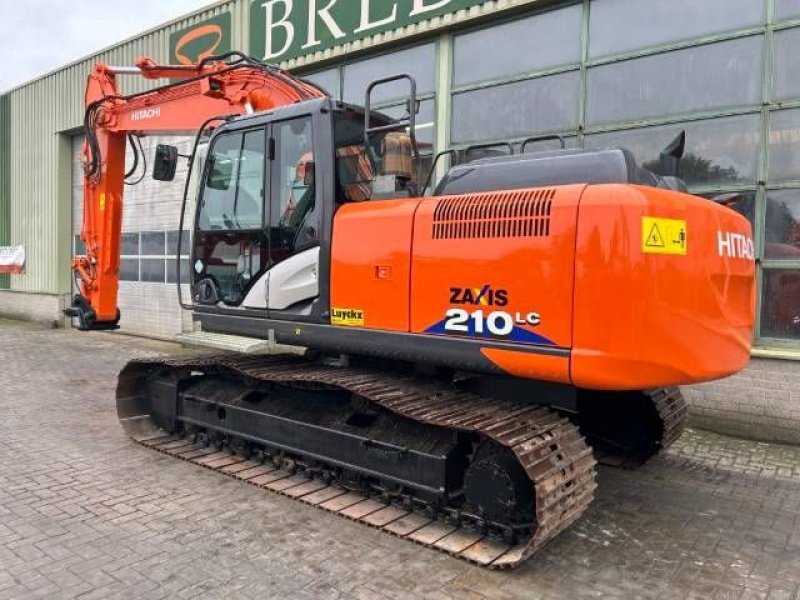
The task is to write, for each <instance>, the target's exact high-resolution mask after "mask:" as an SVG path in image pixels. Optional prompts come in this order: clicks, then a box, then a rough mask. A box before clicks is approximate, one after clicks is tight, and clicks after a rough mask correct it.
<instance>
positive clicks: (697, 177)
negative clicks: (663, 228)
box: [586, 115, 759, 187]
mask: <svg viewBox="0 0 800 600" xmlns="http://www.w3.org/2000/svg"><path fill="white" fill-rule="evenodd" d="M682 129H683V130H686V153H685V155H684V158H683V160H682V161H681V166H680V172H679V174H680V177H681V178H682V179H683V180H684V181H686V183H687V184H689V185H694V186H700V185H704V186H712V185H716V186H720V187H725V185H726V184H731V183H751V182H755V180H756V172H757V167H758V150H759V116H758V115H745V116H739V117H727V118H723V119H711V120H707V121H693V122H689V123H680V124H676V125H662V126H659V127H645V128H642V129H633V130H628V131H615V132H611V133H602V134H595V135H591V136H589V137H588V139H587V143H586V145H587V147H592V148H611V147H623V148H627V149H628V150H630V151H631V152H633V155H634V156H635V157H636V160H637V161H638V162H639V163H640V164H642V165H643V166H644V167H646V168H648V169H651V170H652V171H655V172H656V173H659V171H660V165H659V161H658V155H659V153H660V152H661V150H662V149H663V148H664V147H665V146H666V145H667V144H668V143H669V142H670V141H672V140H673V139H674V138H675V136H677V135H678V134H679V133H680V132H681V130H682Z"/></svg>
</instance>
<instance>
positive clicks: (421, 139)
mask: <svg viewBox="0 0 800 600" xmlns="http://www.w3.org/2000/svg"><path fill="white" fill-rule="evenodd" d="M434 109H435V106H434V102H433V100H423V101H422V102H420V104H419V112H418V113H417V115H416V120H415V125H416V127H415V129H414V131H415V133H416V134H417V142H418V143H419V150H420V153H422V154H425V153H430V152H432V151H433V141H434V136H435V134H436V126H435V125H436V123H435V117H434ZM377 110H378V112H382V113H383V114H385V115H388V116H390V117H392V118H393V119H400V118H403V117H405V116H406V115H407V114H408V110H407V108H406V105H405V104H398V105H396V106H390V107H388V108H380V109H377Z"/></svg>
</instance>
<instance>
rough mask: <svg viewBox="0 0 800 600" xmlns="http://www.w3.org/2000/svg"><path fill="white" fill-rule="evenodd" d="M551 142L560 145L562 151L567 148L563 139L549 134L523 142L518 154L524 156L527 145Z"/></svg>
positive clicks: (555, 134)
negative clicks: (553, 141) (556, 142)
mask: <svg viewBox="0 0 800 600" xmlns="http://www.w3.org/2000/svg"><path fill="white" fill-rule="evenodd" d="M551 140H556V141H558V143H559V144H561V149H562V150H564V149H565V148H566V147H567V142H566V140H565V139H564V138H563V137H561V136H560V135H558V134H557V133H550V134H547V135H536V136H533V137H529V138H527V139H526V140H525V141H524V142H522V147H521V148H520V150H519V153H520V154H525V148H526V147H527V146H528V144H535V143H536V142H549V141H551Z"/></svg>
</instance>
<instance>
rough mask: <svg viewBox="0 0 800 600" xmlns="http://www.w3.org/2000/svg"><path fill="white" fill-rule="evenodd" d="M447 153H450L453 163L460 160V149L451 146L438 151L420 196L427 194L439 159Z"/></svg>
mask: <svg viewBox="0 0 800 600" xmlns="http://www.w3.org/2000/svg"><path fill="white" fill-rule="evenodd" d="M445 155H450V162H451V164H452V163H453V162H455V161H457V160H458V151H457V150H454V149H453V148H450V149H449V150H442V151H441V152H439V153H437V154H436V156H434V157H433V162H432V163H431V168H430V169H428V176H427V177H426V178H425V183H424V184H423V185H422V191H421V192H420V196H424V195H425V192H426V191H427V190H428V186H429V185H430V184H431V179H432V178H433V174H434V172H435V171H436V165H438V164H439V159H440V158H442V157H443V156H445Z"/></svg>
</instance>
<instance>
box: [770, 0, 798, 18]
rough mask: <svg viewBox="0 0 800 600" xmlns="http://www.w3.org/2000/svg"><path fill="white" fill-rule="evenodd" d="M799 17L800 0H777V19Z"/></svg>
mask: <svg viewBox="0 0 800 600" xmlns="http://www.w3.org/2000/svg"><path fill="white" fill-rule="evenodd" d="M797 17H800V0H775V18H776V19H791V18H797Z"/></svg>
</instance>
